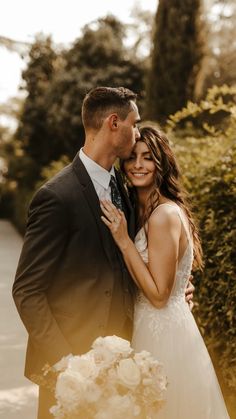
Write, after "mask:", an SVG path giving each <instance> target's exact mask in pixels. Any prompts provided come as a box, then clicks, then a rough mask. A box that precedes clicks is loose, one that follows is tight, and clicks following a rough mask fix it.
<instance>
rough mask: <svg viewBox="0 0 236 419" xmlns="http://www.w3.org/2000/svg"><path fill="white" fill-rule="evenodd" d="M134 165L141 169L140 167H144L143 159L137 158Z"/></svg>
mask: <svg viewBox="0 0 236 419" xmlns="http://www.w3.org/2000/svg"><path fill="white" fill-rule="evenodd" d="M134 167H135V169H139V168H140V167H142V159H140V158H136V159H135V162H134Z"/></svg>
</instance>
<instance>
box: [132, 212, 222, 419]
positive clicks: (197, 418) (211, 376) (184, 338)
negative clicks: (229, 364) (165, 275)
mask: <svg viewBox="0 0 236 419" xmlns="http://www.w3.org/2000/svg"><path fill="white" fill-rule="evenodd" d="M162 205H171V204H162ZM172 206H174V207H176V210H177V211H178V214H179V217H180V219H181V221H182V224H183V227H184V229H185V232H186V235H187V237H188V246H187V248H186V250H185V253H184V255H183V257H182V259H181V261H180V262H179V265H178V269H177V273H176V279H175V283H174V286H173V289H172V292H171V296H170V298H169V300H168V303H167V304H166V306H165V307H163V308H162V309H156V308H155V307H154V306H152V304H151V303H150V302H149V301H148V300H147V298H146V297H145V296H144V294H143V293H142V292H141V291H140V292H139V294H138V297H137V301H136V304H135V314H134V333H133V338H132V346H133V348H134V349H135V350H136V351H141V350H147V351H149V352H151V354H152V355H153V356H154V357H155V358H157V359H158V360H159V361H160V362H162V363H163V365H164V368H165V372H166V375H167V380H168V388H167V396H166V403H165V406H164V407H163V408H162V409H161V410H160V412H159V413H158V415H157V419H226V418H229V415H228V413H227V410H226V407H225V403H224V400H223V396H222V393H221V390H220V387H219V384H218V381H217V378H216V374H215V371H214V368H213V365H212V362H211V359H210V357H209V354H208V352H207V349H206V346H205V344H204V341H203V339H202V336H201V334H200V332H199V330H198V327H197V325H196V322H195V320H194V317H193V315H192V313H191V311H190V309H189V306H188V304H187V303H186V301H185V288H186V285H187V282H188V278H189V275H190V272H191V268H192V262H193V246H192V240H191V238H190V235H189V232H188V228H187V226H186V221H185V218H184V216H183V213H182V210H181V209H180V208H179V207H178V206H177V205H174V204H173V205H172ZM135 244H136V247H137V249H138V251H139V253H140V255H141V257H142V258H143V260H144V262H145V263H147V262H148V249H147V241H146V234H145V231H144V228H141V230H139V232H138V234H137V235H136V238H135Z"/></svg>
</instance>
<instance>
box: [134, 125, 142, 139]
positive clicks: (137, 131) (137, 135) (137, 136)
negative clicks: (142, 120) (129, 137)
mask: <svg viewBox="0 0 236 419" xmlns="http://www.w3.org/2000/svg"><path fill="white" fill-rule="evenodd" d="M140 137H141V135H140V132H139V129H138V127H136V130H135V140H136V141H137V140H139V139H140Z"/></svg>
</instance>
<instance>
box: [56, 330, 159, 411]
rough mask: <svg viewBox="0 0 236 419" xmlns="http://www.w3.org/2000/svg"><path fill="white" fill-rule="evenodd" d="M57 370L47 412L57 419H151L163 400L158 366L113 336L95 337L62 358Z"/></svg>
mask: <svg viewBox="0 0 236 419" xmlns="http://www.w3.org/2000/svg"><path fill="white" fill-rule="evenodd" d="M57 370H58V376H57V382H56V388H55V397H56V400H57V404H56V405H55V406H53V407H52V408H51V409H50V411H51V413H52V414H53V415H54V417H55V418H58V419H59V418H60V419H85V418H86V419H111V418H112V419H121V418H123V417H125V419H131V418H137V419H141V418H142V419H143V418H149V419H152V418H156V416H157V412H158V410H159V409H160V407H161V406H162V404H163V403H164V393H165V390H166V377H165V375H164V374H163V371H162V366H161V364H160V363H159V362H158V361H157V360H154V359H153V358H152V357H151V355H150V353H149V352H146V351H142V352H139V353H134V351H133V349H132V348H131V346H130V343H129V341H127V340H124V339H122V338H119V337H117V336H106V337H99V338H97V339H96V340H95V341H94V343H93V345H92V349H91V350H90V351H89V352H87V353H86V354H84V355H80V356H71V357H69V359H68V358H63V359H62V360H61V361H60V363H59V364H58V368H57Z"/></svg>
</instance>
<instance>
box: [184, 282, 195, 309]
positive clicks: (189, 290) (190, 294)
mask: <svg viewBox="0 0 236 419" xmlns="http://www.w3.org/2000/svg"><path fill="white" fill-rule="evenodd" d="M192 280H193V275H190V277H189V279H188V285H187V288H186V290H185V300H186V301H187V303H188V305H189V308H190V310H191V311H192V309H193V306H194V303H193V293H194V290H195V287H194V285H193V284H192Z"/></svg>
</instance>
